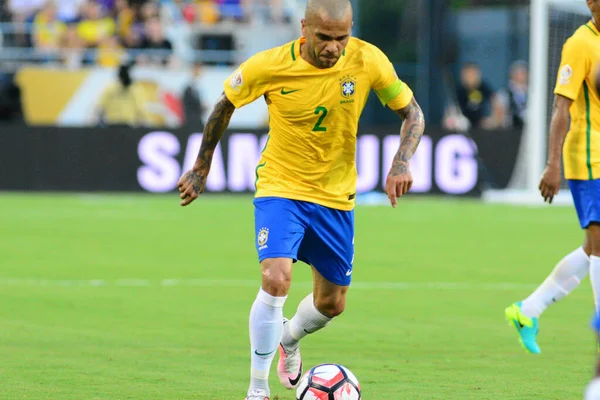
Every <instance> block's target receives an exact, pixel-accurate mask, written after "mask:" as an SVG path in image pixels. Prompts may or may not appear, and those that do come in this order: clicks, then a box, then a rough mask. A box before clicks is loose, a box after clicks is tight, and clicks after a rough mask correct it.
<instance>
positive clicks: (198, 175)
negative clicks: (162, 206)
mask: <svg viewBox="0 0 600 400" xmlns="http://www.w3.org/2000/svg"><path fill="white" fill-rule="evenodd" d="M234 111H235V106H234V105H233V104H232V103H231V102H230V101H229V99H228V98H227V96H225V93H223V94H221V97H219V100H218V101H217V104H215V108H214V109H213V110H212V112H211V113H210V115H209V117H208V120H207V121H206V126H205V127H204V134H203V136H202V144H201V145H200V151H199V152H198V158H196V162H195V163H194V167H193V168H192V169H191V170H189V171H187V172H186V173H184V174H183V176H182V177H181V178H180V179H179V183H178V184H177V185H178V186H179V192H180V193H181V194H180V196H179V197H181V199H182V201H181V205H182V206H187V205H188V204H190V203H191V202H192V201H194V200H195V199H196V198H197V197H198V196H199V195H200V193H202V192H203V191H204V185H206V177H207V176H208V172H209V171H210V164H211V162H212V157H213V153H214V152H215V148H216V147H217V143H219V140H221V137H222V136H223V133H224V132H225V130H226V129H227V126H228V125H229V120H230V119H231V116H232V115H233V112H234Z"/></svg>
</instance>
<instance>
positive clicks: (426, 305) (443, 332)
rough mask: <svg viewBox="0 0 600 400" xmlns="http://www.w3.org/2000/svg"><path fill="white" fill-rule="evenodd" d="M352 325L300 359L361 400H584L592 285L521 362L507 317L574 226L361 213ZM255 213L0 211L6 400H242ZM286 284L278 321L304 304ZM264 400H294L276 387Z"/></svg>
mask: <svg viewBox="0 0 600 400" xmlns="http://www.w3.org/2000/svg"><path fill="white" fill-rule="evenodd" d="M356 227H357V228H356V229H357V232H356V260H355V272H354V277H353V279H354V284H355V287H353V288H352V289H351V290H350V292H349V298H348V305H347V309H346V312H345V313H344V314H343V315H342V316H340V317H339V318H338V319H337V320H336V321H334V323H332V324H331V325H330V327H328V328H327V329H325V330H323V331H321V332H319V333H318V334H315V335H312V336H309V337H308V338H306V339H305V340H304V341H303V342H302V346H303V347H302V353H303V358H304V363H305V366H306V367H308V366H312V365H315V364H318V363H322V362H338V363H341V364H344V365H346V366H347V367H349V368H350V369H351V370H352V371H353V372H354V373H355V374H356V375H357V376H358V378H359V380H360V381H361V384H362V386H363V397H364V399H366V400H397V399H446V400H454V399H457V400H458V399H461V400H462V399H519V400H524V399H536V400H537V399H545V400H546V399H560V400H565V399H581V398H582V393H583V388H584V386H585V385H586V383H587V382H588V380H589V378H590V376H591V373H592V369H593V362H594V355H595V350H594V338H593V335H592V333H591V331H590V330H589V328H588V325H589V320H590V317H591V314H592V311H593V305H592V304H593V302H592V297H591V290H590V285H589V283H588V281H587V280H586V281H585V282H584V283H583V284H582V286H581V287H580V288H579V289H578V290H577V291H575V292H574V293H572V294H571V295H570V296H569V297H567V298H566V299H565V300H563V301H562V302H561V303H559V304H557V305H555V306H553V307H552V308H550V309H549V310H548V311H547V312H546V314H544V317H543V318H542V320H541V333H540V337H539V342H540V345H541V346H542V350H543V353H542V354H541V355H540V356H532V355H529V354H526V353H525V352H524V350H523V349H521V348H520V346H519V345H518V343H517V335H516V332H515V331H514V329H513V328H511V327H509V326H508V325H507V324H506V322H505V321H504V314H503V310H504V307H505V306H507V305H508V304H510V303H511V302H513V301H515V300H518V299H520V298H522V297H524V296H525V295H527V294H528V293H529V292H530V291H531V289H533V288H534V287H535V286H536V284H537V283H539V282H541V280H542V279H544V278H545V276H546V275H547V274H548V273H549V272H550V270H551V269H552V268H553V267H554V265H555V263H556V262H557V261H558V260H559V259H560V258H561V257H562V256H563V255H564V254H566V253H567V252H570V251H571V250H572V249H574V248H575V247H576V246H577V245H579V244H580V242H581V238H582V235H581V233H580V231H579V228H578V224H577V219H576V216H575V212H574V210H572V209H570V208H559V207H542V208H518V207H506V206H490V205H484V204H481V203H478V202H474V201H468V200H463V201H459V200H442V199H438V200H435V199H420V198H416V197H413V198H409V199H403V200H402V201H401V202H400V205H399V207H398V208H397V209H395V210H394V209H392V208H388V207H358V208H357V212H356ZM259 278H260V275H259V266H258V263H257V261H256V254H255V249H254V234H253V208H252V200H251V198H250V197H204V198H201V199H199V200H198V201H196V202H195V203H194V204H193V205H192V206H191V207H189V208H181V207H179V205H178V198H177V195H170V196H95V195H16V194H3V195H0V399H2V400H4V399H57V400H67V399H77V400H87V399H111V400H112V399H207V400H209V399H211V400H212V399H218V400H230V399H231V400H242V399H243V398H244V396H245V392H246V389H247V385H248V374H249V340H248V314H249V309H250V305H251V303H252V301H253V300H254V298H255V296H256V293H257V290H258V287H259ZM309 282H310V271H309V268H308V267H307V266H305V265H304V264H297V265H296V267H295V269H294V283H293V285H292V289H291V293H290V296H289V299H288V301H287V303H286V306H285V314H286V315H287V316H291V315H293V313H294V311H295V308H296V306H297V304H298V302H299V300H300V299H302V298H303V297H304V296H305V295H306V294H307V293H309V291H310V284H309ZM271 387H272V395H273V397H275V398H277V397H276V396H278V398H279V399H280V400H291V399H294V398H295V396H294V394H293V393H291V392H288V391H284V389H282V388H281V387H280V385H279V383H278V381H277V376H276V372H275V369H274V368H273V370H272V374H271Z"/></svg>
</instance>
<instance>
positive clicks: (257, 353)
mask: <svg viewBox="0 0 600 400" xmlns="http://www.w3.org/2000/svg"><path fill="white" fill-rule="evenodd" d="M275 350H277V349H275ZM275 350H273V351H270V352H268V353H259V352H258V350H254V354H256V355H257V356H259V357H267V356H270V355H271V354H273V353H275Z"/></svg>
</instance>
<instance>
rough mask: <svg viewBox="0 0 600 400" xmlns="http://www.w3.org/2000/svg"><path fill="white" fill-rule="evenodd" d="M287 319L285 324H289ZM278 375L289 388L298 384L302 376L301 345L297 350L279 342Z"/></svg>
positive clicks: (284, 321) (280, 380)
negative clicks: (285, 346)
mask: <svg viewBox="0 0 600 400" xmlns="http://www.w3.org/2000/svg"><path fill="white" fill-rule="evenodd" d="M288 322H289V321H288V320H287V319H284V320H283V324H284V325H285V324H287V323H288ZM277 375H278V376H279V382H281V384H282V385H283V386H284V387H286V388H287V389H293V388H295V387H296V386H298V382H300V378H301V377H302V359H301V358H300V346H298V347H297V348H296V349H295V350H289V349H287V350H286V349H285V348H284V347H283V345H282V344H279V363H277Z"/></svg>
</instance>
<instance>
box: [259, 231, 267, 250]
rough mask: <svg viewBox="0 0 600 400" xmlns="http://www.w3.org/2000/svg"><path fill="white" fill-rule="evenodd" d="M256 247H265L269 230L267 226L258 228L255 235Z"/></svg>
mask: <svg viewBox="0 0 600 400" xmlns="http://www.w3.org/2000/svg"><path fill="white" fill-rule="evenodd" d="M256 241H257V243H258V249H259V250H262V249H266V248H267V242H268V241H269V230H268V229H267V228H260V230H259V231H258V236H257V240H256Z"/></svg>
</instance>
